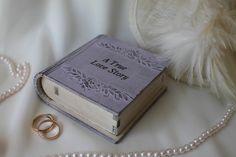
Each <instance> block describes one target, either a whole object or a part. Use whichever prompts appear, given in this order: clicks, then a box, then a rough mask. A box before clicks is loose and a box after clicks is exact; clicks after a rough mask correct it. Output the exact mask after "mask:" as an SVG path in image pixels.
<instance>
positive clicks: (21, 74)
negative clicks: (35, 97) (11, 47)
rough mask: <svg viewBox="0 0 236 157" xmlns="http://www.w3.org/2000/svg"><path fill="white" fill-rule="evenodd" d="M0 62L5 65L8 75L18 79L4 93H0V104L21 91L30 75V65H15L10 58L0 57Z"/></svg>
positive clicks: (25, 63)
mask: <svg viewBox="0 0 236 157" xmlns="http://www.w3.org/2000/svg"><path fill="white" fill-rule="evenodd" d="M0 61H3V62H4V63H5V64H7V66H8V68H9V71H10V74H11V75H12V76H13V77H14V78H16V79H18V81H17V83H16V84H15V85H14V86H12V87H11V88H9V89H8V90H6V91H3V92H0V103H1V102H3V101H4V100H6V99H7V98H9V97H10V96H12V95H14V94H15V93H17V92H18V91H19V90H21V89H22V88H23V87H24V85H25V83H26V82H27V80H28V78H29V75H30V65H29V63H27V62H24V63H23V64H15V63H14V62H13V61H12V60H11V59H10V58H8V57H6V56H3V55H0Z"/></svg>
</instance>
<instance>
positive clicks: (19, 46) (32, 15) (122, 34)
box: [0, 0, 236, 157]
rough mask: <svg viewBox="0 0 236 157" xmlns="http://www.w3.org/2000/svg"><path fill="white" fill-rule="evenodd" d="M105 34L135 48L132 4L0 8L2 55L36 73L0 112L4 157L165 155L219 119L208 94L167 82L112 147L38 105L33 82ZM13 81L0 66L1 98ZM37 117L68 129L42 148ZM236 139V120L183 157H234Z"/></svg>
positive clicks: (33, 1) (17, 2) (16, 2)
mask: <svg viewBox="0 0 236 157" xmlns="http://www.w3.org/2000/svg"><path fill="white" fill-rule="evenodd" d="M102 33H105V34H109V35H111V36H114V37H117V38H118V39H121V40H124V41H127V42H128V43H130V44H135V40H134V38H133V35H132V34H131V31H130V30H129V23H128V1H127V0H119V1H117V0H113V1H112V0H99V1H93V0H86V1H85V0H77V1H69V0H67V1H63V0H57V1H52V0H51V1H46V0H41V1H39V0H38V1H37V0H0V53H1V54H5V55H7V56H9V57H11V58H13V59H14V60H16V61H18V62H23V61H28V62H30V64H31V66H32V73H31V76H30V79H29V81H28V83H27V85H26V86H25V87H24V88H23V90H22V91H20V92H19V93H17V94H16V95H14V96H13V97H11V98H9V99H8V100H6V101H5V102H3V103H1V104H0V157H39V156H45V155H48V154H55V153H66V152H78V151H106V152H123V151H124V152H129V151H140V150H160V149H162V148H166V147H169V146H178V145H181V144H185V143H187V142H188V141H190V140H192V139H193V138H195V137H196V136H198V135H199V133H200V132H201V131H203V130H204V129H205V128H207V127H210V125H211V124H214V123H215V122H216V121H217V120H218V119H219V118H220V117H221V115H222V114H223V112H224V106H223V105H222V104H220V103H219V102H218V100H216V98H215V97H214V96H212V95H211V94H210V93H209V91H208V90H207V89H199V88H196V87H195V88H193V87H188V86H186V85H184V84H181V83H176V82H174V81H172V80H169V82H168V86H169V90H168V91H167V93H166V94H165V95H164V96H163V97H162V98H161V99H160V100H159V101H157V102H156V104H155V105H154V106H153V107H152V108H151V109H150V110H149V111H148V112H147V113H146V114H145V116H144V117H143V118H142V119H141V120H140V121H139V122H138V123H137V125H135V126H134V128H133V129H132V130H131V131H130V132H129V133H128V135H127V136H126V137H125V138H124V140H122V141H121V143H120V144H117V145H114V144H111V143H109V142H108V141H106V140H104V139H103V138H101V137H100V136H97V135H95V134H94V133H93V132H90V131H88V130H87V129H86V128H84V127H82V126H80V125H79V124H77V123H76V122H74V121H72V120H71V119H69V118H67V117H65V116H64V115H62V114H60V113H58V112H57V111H55V110H53V109H51V108H50V107H48V106H47V105H45V104H44V103H43V102H42V101H40V100H39V98H38V97H37V95H36V94H35V91H34V89H33V82H32V79H33V76H34V75H35V74H36V73H37V72H39V71H40V70H42V69H43V68H45V67H47V66H49V65H51V64H53V63H54V62H56V61H57V60H59V59H60V58H62V57H63V56H65V55H66V54H68V53H69V52H71V51H72V50H74V49H76V48H78V47H79V46H81V45H82V44H83V43H85V42H87V41H89V40H90V39H92V38H93V37H95V36H97V35H98V34H102ZM9 78H10V77H9V76H8V72H7V69H6V66H4V64H2V63H0V91H2V90H3V89H5V88H7V87H9V86H10V85H11V83H12V80H11V79H9ZM40 113H53V114H55V115H56V116H57V118H58V120H59V121H60V122H61V123H62V124H63V128H64V130H63V134H62V135H61V137H60V138H59V139H58V140H55V141H45V140H43V139H41V138H40V137H39V136H37V135H36V134H35V133H33V132H32V130H31V122H32V119H33V118H34V117H35V116H36V115H38V114H40ZM235 131H236V118H235V117H234V118H233V120H232V121H231V122H230V124H229V126H228V127H227V128H226V129H224V130H223V131H222V132H220V133H219V134H218V135H217V136H214V137H213V138H212V139H210V140H209V141H207V142H206V143H205V144H203V145H202V146H201V147H199V148H198V149H197V150H195V151H193V152H192V153H190V154H187V155H186V156H189V157H197V156H208V157H222V156H228V157H230V156H231V157H233V156H235V154H236V150H235V145H236V136H235Z"/></svg>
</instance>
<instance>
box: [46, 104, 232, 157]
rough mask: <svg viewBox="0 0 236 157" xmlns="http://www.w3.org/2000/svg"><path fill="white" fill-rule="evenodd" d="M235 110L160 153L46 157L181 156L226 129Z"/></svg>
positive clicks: (84, 153)
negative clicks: (187, 140)
mask: <svg viewBox="0 0 236 157" xmlns="http://www.w3.org/2000/svg"><path fill="white" fill-rule="evenodd" d="M235 111H236V108H235V106H234V105H230V106H229V108H228V109H227V112H226V113H225V115H224V116H223V117H222V118H221V120H220V121H219V122H218V123H217V124H215V125H213V126H212V127H211V128H210V129H207V130H205V131H204V132H202V133H201V135H200V136H198V137H197V138H196V139H194V140H192V141H190V142H189V143H188V144H185V145H182V146H180V147H172V148H167V149H164V150H162V151H144V152H130V153H121V154H112V153H102V152H101V153H97V152H83V153H82V152H80V153H69V154H60V155H52V156H47V157H170V156H176V155H182V154H185V153H189V152H190V151H192V150H194V149H196V148H197V147H199V146H200V145H201V144H202V143H204V142H205V141H206V140H208V139H209V138H210V137H211V136H213V135H215V134H217V133H218V132H219V131H221V130H222V129H223V128H225V127H226V125H227V124H228V122H229V121H230V119H231V118H232V116H233V115H234V113H235Z"/></svg>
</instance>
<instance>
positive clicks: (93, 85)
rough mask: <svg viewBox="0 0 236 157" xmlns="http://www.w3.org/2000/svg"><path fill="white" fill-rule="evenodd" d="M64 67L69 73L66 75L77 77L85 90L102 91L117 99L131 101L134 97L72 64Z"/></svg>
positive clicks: (103, 93)
mask: <svg viewBox="0 0 236 157" xmlns="http://www.w3.org/2000/svg"><path fill="white" fill-rule="evenodd" d="M62 69H63V71H64V72H65V73H66V74H67V75H66V76H68V77H69V78H70V79H75V80H76V81H77V82H78V83H79V85H80V87H81V88H82V89H83V90H84V91H89V90H92V91H95V92H98V93H101V94H102V95H103V96H104V97H112V98H113V99H114V100H116V101H120V100H124V101H128V102H130V101H131V100H132V99H133V98H132V97H131V96H130V95H129V94H127V93H125V92H122V91H120V90H118V89H116V88H115V87H113V86H111V85H106V84H105V83H102V82H100V81H98V80H97V79H95V78H93V77H89V76H87V75H86V74H85V73H82V72H81V71H80V70H79V69H76V68H74V67H72V66H70V65H63V66H62Z"/></svg>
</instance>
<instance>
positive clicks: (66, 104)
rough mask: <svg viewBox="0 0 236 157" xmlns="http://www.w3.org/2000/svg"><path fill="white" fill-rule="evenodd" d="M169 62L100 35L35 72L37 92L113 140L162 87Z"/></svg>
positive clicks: (125, 129) (153, 99) (56, 107)
mask: <svg viewBox="0 0 236 157" xmlns="http://www.w3.org/2000/svg"><path fill="white" fill-rule="evenodd" d="M166 66H167V61H166V60H165V59H163V58H161V57H157V56H154V55H153V54H151V53H150V52H148V51H145V50H143V49H141V48H138V47H134V46H131V45H129V44H127V43H125V42H122V41H120V40H117V39H114V38H112V37H109V36H106V35H99V36H97V37H96V38H94V39H93V40H91V41H90V42H88V43H86V44H85V45H83V46H82V47H80V48H79V49H77V50H75V51H73V52H72V53H70V54H69V55H67V56H66V57H64V58H63V59H61V60H60V61H58V62H57V63H55V64H54V65H52V66H50V67H48V68H46V69H45V70H43V71H42V72H39V73H38V74H36V75H35V78H34V84H35V88H36V91H37V93H38V95H39V97H40V98H41V99H42V100H43V101H45V102H46V103H47V104H48V105H50V106H51V107H53V108H55V109H57V110H59V111H60V112H62V113H64V114H65V115H67V116H69V117H71V118H72V119H74V120H76V121H78V122H80V123H81V124H82V125H83V126H86V127H87V128H89V129H90V130H92V131H94V132H96V133H97V134H99V135H101V136H103V137H105V138H106V139H108V140H109V141H111V142H113V143H117V142H119V141H120V140H121V139H122V137H124V135H125V134H126V133H127V132H128V131H129V130H130V128H131V127H132V126H133V125H134V124H135V122H136V121H137V120H138V119H139V118H140V117H141V116H142V115H143V114H144V113H145V111H147V109H148V108H149V107H150V106H151V105H152V104H153V103H154V102H155V100H157V98H158V97H159V96H160V95H161V94H162V93H164V91H165V90H166V85H165V75H166V72H165V71H166Z"/></svg>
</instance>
